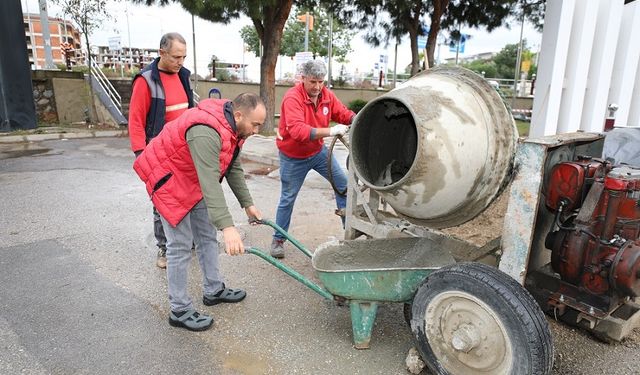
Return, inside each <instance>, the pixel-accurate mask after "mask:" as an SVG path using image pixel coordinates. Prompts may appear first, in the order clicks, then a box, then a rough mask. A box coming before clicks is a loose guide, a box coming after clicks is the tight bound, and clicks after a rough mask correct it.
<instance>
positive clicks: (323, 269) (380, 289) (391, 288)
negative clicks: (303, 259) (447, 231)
mask: <svg viewBox="0 0 640 375" xmlns="http://www.w3.org/2000/svg"><path fill="white" fill-rule="evenodd" d="M442 241H443V238H439V239H437V240H433V239H429V238H411V237H410V238H391V239H363V240H350V241H340V242H332V243H328V244H325V245H322V246H321V247H319V248H318V249H316V251H315V253H314V254H313V257H312V264H313V268H314V269H315V270H316V274H317V276H318V278H319V279H320V281H321V282H322V285H323V286H324V288H325V289H326V290H327V291H329V292H330V293H331V294H333V295H334V296H339V297H343V298H345V299H347V300H360V301H372V302H373V301H376V302H406V301H410V300H411V299H412V298H413V296H414V294H415V292H416V290H417V289H418V287H419V286H420V284H421V283H422V281H423V280H424V279H425V278H426V277H427V276H428V275H429V274H430V273H431V272H433V271H435V270H437V269H439V268H441V267H444V266H447V265H450V264H454V263H455V260H454V258H453V256H452V255H451V253H450V252H449V251H447V246H446V244H443V243H442ZM445 241H446V239H445Z"/></svg>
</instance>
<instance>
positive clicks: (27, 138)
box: [0, 130, 129, 143]
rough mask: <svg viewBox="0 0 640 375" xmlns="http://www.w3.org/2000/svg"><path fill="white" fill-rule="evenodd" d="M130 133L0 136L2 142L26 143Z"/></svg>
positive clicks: (112, 131) (101, 132)
mask: <svg viewBox="0 0 640 375" xmlns="http://www.w3.org/2000/svg"><path fill="white" fill-rule="evenodd" d="M128 135H129V132H128V131H127V130H87V131H78V132H67V133H49V134H25V135H6V136H0V143H25V142H40V141H52V140H58V139H78V138H102V137H127V136H128Z"/></svg>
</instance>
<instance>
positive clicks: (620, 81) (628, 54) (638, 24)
mask: <svg viewBox="0 0 640 375" xmlns="http://www.w3.org/2000/svg"><path fill="white" fill-rule="evenodd" d="M638 35H640V2H639V1H634V2H632V3H629V4H627V5H625V6H624V13H623V15H622V24H621V26H620V34H619V37H618V40H617V43H618V48H617V50H616V55H615V60H614V63H613V74H612V77H611V88H610V90H609V98H608V100H607V105H608V104H610V103H616V104H618V106H619V108H618V110H617V111H616V125H617V126H626V125H628V122H627V121H628V118H629V112H630V110H631V102H632V94H633V91H634V84H636V83H637V82H638V77H637V75H636V74H637V70H638V58H639V57H640V41H638ZM636 125H637V123H636Z"/></svg>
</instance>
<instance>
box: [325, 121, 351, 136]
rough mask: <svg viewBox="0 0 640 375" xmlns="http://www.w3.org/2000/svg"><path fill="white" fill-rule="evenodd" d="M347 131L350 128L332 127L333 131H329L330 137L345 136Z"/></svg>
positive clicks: (339, 125)
mask: <svg viewBox="0 0 640 375" xmlns="http://www.w3.org/2000/svg"><path fill="white" fill-rule="evenodd" d="M347 130H349V127H348V126H347V125H341V124H338V125H334V126H332V127H331V129H329V135H330V136H332V137H334V136H336V135H344V134H345V133H346V132H347Z"/></svg>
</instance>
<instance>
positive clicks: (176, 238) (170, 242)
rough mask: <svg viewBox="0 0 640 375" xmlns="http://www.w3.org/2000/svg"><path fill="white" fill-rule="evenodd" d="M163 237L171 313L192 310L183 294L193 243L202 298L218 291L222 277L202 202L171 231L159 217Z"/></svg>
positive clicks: (214, 243) (212, 230)
mask: <svg viewBox="0 0 640 375" xmlns="http://www.w3.org/2000/svg"><path fill="white" fill-rule="evenodd" d="M160 219H161V220H162V225H163V227H164V233H165V234H166V236H167V282H168V284H169V285H168V290H169V304H170V305H171V311H176V312H178V311H186V310H189V309H192V308H193V304H192V302H191V297H189V293H188V292H187V280H188V271H189V263H190V262H191V246H192V244H193V243H194V242H195V244H196V254H197V255H198V262H199V263H200V269H201V270H202V289H203V294H206V295H211V294H215V293H217V292H219V291H220V290H222V286H223V282H224V280H223V279H222V275H220V269H219V265H218V240H217V238H216V228H214V227H213V225H211V223H210V222H209V215H208V212H207V206H206V205H205V203H204V199H203V200H201V201H200V202H198V204H196V205H195V206H194V207H193V208H192V209H191V211H189V213H188V214H187V216H185V217H184V219H182V221H180V222H179V223H178V225H176V227H175V228H174V227H172V226H171V224H169V223H168V222H167V221H166V220H165V219H164V217H162V216H161V217H160Z"/></svg>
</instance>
